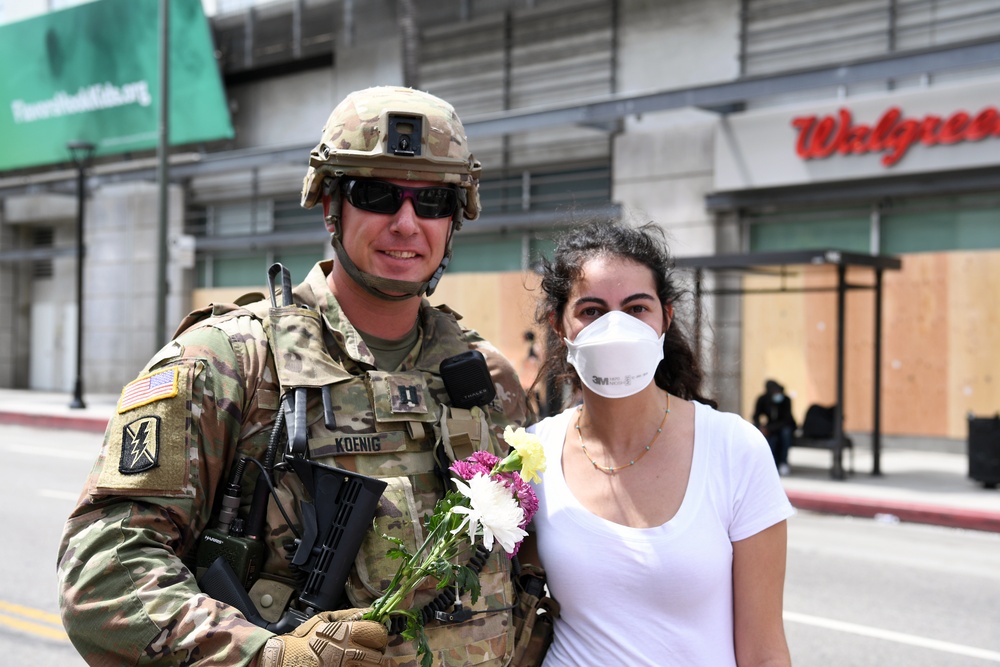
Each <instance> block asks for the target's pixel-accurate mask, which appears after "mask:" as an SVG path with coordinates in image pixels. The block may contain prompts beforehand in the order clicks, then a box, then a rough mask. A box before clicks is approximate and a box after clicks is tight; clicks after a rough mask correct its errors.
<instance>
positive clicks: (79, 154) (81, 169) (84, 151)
mask: <svg viewBox="0 0 1000 667" xmlns="http://www.w3.org/2000/svg"><path fill="white" fill-rule="evenodd" d="M66 148H68V149H69V152H70V155H71V156H72V158H73V163H74V164H75V165H76V200H77V201H76V381H75V382H74V384H73V401H72V402H71V403H70V404H69V407H71V408H85V407H87V406H86V404H85V403H84V402H83V255H84V248H83V210H84V205H85V203H86V199H87V192H86V183H85V180H86V171H87V166H88V165H89V164H90V158H91V157H92V156H93V155H94V148H95V146H94V144H92V143H89V142H86V141H70V142H69V143H67V144H66Z"/></svg>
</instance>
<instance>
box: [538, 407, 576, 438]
mask: <svg viewBox="0 0 1000 667" xmlns="http://www.w3.org/2000/svg"><path fill="white" fill-rule="evenodd" d="M575 410H576V406H572V407H569V408H566V409H565V410H563V411H562V412H560V413H557V414H554V415H550V416H548V417H546V418H545V419H542V420H541V421H538V422H535V423H534V424H532V425H531V426H529V427H528V429H527V430H528V432H529V433H534V434H536V435H537V436H538V437H540V438H544V437H545V435H546V434H548V433H552V432H553V431H559V432H562V431H565V430H566V424H567V422H568V421H569V419H570V417H571V415H572V414H573V412H574V411H575Z"/></svg>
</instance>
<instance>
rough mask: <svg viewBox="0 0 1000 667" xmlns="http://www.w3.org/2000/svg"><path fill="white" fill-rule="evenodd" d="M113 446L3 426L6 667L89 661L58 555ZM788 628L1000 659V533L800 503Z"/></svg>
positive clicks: (2, 642)
mask: <svg viewBox="0 0 1000 667" xmlns="http://www.w3.org/2000/svg"><path fill="white" fill-rule="evenodd" d="M100 443H101V437H100V436H99V435H95V434H90V433H78V432H74V431H56V430H45V429H32V428H24V427H14V426H0V460H2V461H3V465H2V468H0V469H2V470H3V471H4V473H5V474H4V476H3V477H4V484H3V485H2V486H0V517H2V524H0V525H2V526H3V539H2V540H0V572H2V579H0V581H2V582H3V583H2V586H0V665H58V666H60V667H77V666H79V665H83V661H82V660H81V659H80V658H79V656H77V655H76V653H75V651H74V650H73V647H72V645H71V644H70V643H69V641H68V639H67V638H66V635H65V633H64V632H63V631H62V629H61V626H60V621H59V616H58V612H59V604H58V598H57V593H56V574H55V559H56V549H57V546H58V543H59V536H60V534H61V531H62V525H63V522H64V520H65V518H66V516H67V515H68V513H69V511H70V509H71V508H72V506H73V504H74V503H75V500H76V498H77V496H78V494H79V492H80V489H81V488H82V485H83V482H84V480H85V478H86V476H87V473H88V471H89V469H90V466H91V464H92V463H93V460H94V458H95V457H96V455H97V452H98V450H99V448H100ZM785 628H786V632H787V635H788V642H789V646H790V648H791V652H792V661H793V664H794V665H795V666H796V667H831V666H833V665H836V666H837V667H895V666H901V667H986V666H987V665H997V664H1000V632H998V628H1000V534H997V533H985V532H976V531H963V530H956V529H950V528H940V527H934V526H924V525H915V524H898V523H882V522H877V521H872V520H868V519H850V518H847V517H836V516H822V515H816V514H811V513H807V512H800V513H799V514H798V515H796V516H795V517H793V518H792V519H791V520H790V523H789V550H788V575H787V578H786V585H785Z"/></svg>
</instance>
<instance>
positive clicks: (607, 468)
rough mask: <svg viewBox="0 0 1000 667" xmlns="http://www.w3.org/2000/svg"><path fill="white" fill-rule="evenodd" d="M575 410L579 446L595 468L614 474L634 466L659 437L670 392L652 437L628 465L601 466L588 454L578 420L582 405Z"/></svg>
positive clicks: (581, 417) (668, 409) (606, 473)
mask: <svg viewBox="0 0 1000 667" xmlns="http://www.w3.org/2000/svg"><path fill="white" fill-rule="evenodd" d="M577 410H578V411H579V413H580V414H579V415H577V417H576V437H577V439H579V441H580V448H581V449H582V450H583V453H584V455H585V456H586V457H587V459H588V460H589V461H590V462H591V463H593V464H594V467H595V468H597V469H598V470H600V471H601V472H603V473H604V474H605V475H614V474H615V473H617V472H618V471H619V470H623V469H624V468H628V467H629V466H634V465H635V464H636V463H637V462H638V461H639V460H640V459H641V458H642V457H643V456H645V455H646V452H648V451H649V449H650V447H652V446H653V443H654V442H656V439H657V438H658V437H660V433H662V432H663V425H664V424H666V423H667V415H669V414H670V394H667V407H666V408H665V409H664V410H663V419H662V420H660V425H659V427H657V429H656V433H654V434H653V439H652V440H650V441H649V444H648V445H646V448H645V449H643V450H642V451H641V452H639V456H637V457H635V458H634V459H631V460H629V462H628V465H623V466H602V465H601V464H600V463H598V462H597V461H595V460H594V457H592V456H591V455H590V452H588V451H587V445H585V444H583V431H581V430H580V420H582V419H583V405H582V404H581V405H580V407H579V408H577Z"/></svg>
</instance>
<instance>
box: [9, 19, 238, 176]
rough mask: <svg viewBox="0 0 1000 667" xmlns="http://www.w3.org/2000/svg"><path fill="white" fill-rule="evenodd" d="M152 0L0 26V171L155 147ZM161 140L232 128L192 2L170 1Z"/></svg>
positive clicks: (223, 135) (223, 134)
mask: <svg viewBox="0 0 1000 667" xmlns="http://www.w3.org/2000/svg"><path fill="white" fill-rule="evenodd" d="M159 1H160V0H97V1H96V2H91V3H88V4H83V5H79V6H76V7H72V8H70V9H64V10H61V11H56V12H51V13H49V14H45V15H44V16H40V17H37V18H32V19H28V20H25V21H20V22H18V23H11V24H8V25H4V26H0V63H3V66H2V67H0V171H4V170H8V169H19V168H24V167H34V166H40V165H45V164H53V163H60V162H68V161H69V160H70V159H71V156H70V153H69V151H68V149H67V148H66V144H67V142H70V141H86V142H90V143H92V144H94V145H95V146H96V147H97V151H96V155H109V154H115V153H125V152H131V151H142V150H149V149H152V148H156V146H157V143H158V134H159V130H158V128H159V109H160V99H159V97H160V94H159V91H160V65H159V43H160V37H159ZM169 65H170V72H169V75H168V78H169V81H170V117H169V125H170V127H169V132H170V144H171V145H172V146H179V145H184V144H190V143H195V142H201V141H213V140H217V139H228V138H231V137H232V136H233V127H232V123H231V122H230V119H229V111H228V106H227V104H226V97H225V93H224V91H223V89H222V81H221V78H220V76H219V70H218V65H217V64H216V61H215V56H214V47H213V45H212V37H211V33H210V31H209V26H208V21H207V19H206V18H205V14H204V11H203V10H202V5H201V0H170V62H169Z"/></svg>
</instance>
